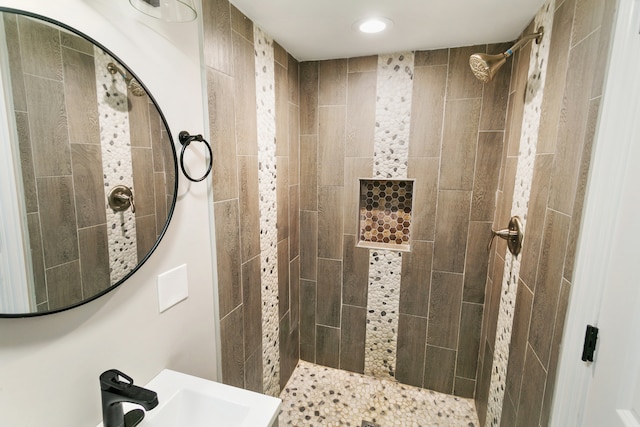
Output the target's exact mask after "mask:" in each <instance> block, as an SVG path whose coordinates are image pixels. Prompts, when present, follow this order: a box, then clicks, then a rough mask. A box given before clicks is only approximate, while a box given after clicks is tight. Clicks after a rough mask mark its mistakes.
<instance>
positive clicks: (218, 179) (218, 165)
mask: <svg viewBox="0 0 640 427" xmlns="http://www.w3.org/2000/svg"><path fill="white" fill-rule="evenodd" d="M207 94H208V104H209V135H210V137H211V141H210V142H211V149H212V151H213V167H212V170H211V174H212V177H211V182H212V185H213V198H214V200H215V201H216V202H219V201H221V200H228V199H234V198H237V197H238V164H237V160H236V129H235V122H234V109H235V92H234V84H233V78H231V77H229V76H227V75H225V74H223V73H220V72H218V71H214V70H212V69H210V68H208V69H207Z"/></svg>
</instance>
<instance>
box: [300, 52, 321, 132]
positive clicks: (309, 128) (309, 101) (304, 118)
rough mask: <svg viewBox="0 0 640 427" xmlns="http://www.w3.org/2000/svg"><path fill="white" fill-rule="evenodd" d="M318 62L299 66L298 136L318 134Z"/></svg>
mask: <svg viewBox="0 0 640 427" xmlns="http://www.w3.org/2000/svg"><path fill="white" fill-rule="evenodd" d="M318 67H319V65H318V62H315V61H310V62H303V63H302V64H300V100H301V103H300V134H301V135H316V134H317V133H318Z"/></svg>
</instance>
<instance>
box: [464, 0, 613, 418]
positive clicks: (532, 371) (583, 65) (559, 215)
mask: <svg viewBox="0 0 640 427" xmlns="http://www.w3.org/2000/svg"><path fill="white" fill-rule="evenodd" d="M555 6H556V10H555V14H554V22H553V29H552V33H551V45H550V54H549V62H548V68H547V73H548V75H547V78H546V86H545V88H544V98H543V104H542V120H541V123H540V133H539V137H538V146H537V154H536V160H535V165H534V175H533V186H532V189H531V197H530V200H529V210H528V214H527V230H526V233H527V235H526V239H525V242H524V246H523V249H522V255H521V256H522V263H521V268H520V277H519V285H518V286H519V287H518V294H517V298H516V307H515V317H514V323H513V334H512V340H511V344H510V349H509V363H508V370H507V379H506V394H505V399H504V403H503V407H502V421H501V425H502V426H505V427H506V426H508V427H511V426H546V425H548V423H549V415H550V412H551V403H552V400H553V392H554V386H555V381H556V372H557V365H558V357H559V349H560V344H561V340H562V334H563V326H564V321H565V317H566V312H567V305H568V302H569V293H570V289H571V286H572V276H573V262H574V256H575V248H576V242H577V237H578V233H579V230H580V221H581V215H582V208H583V202H584V195H585V187H586V182H587V176H588V171H589V162H590V159H591V148H592V143H593V137H594V132H595V127H596V123H597V119H598V111H599V106H600V102H601V96H602V87H603V80H604V70H605V64H606V61H605V58H607V57H608V50H609V42H610V37H611V31H612V25H613V16H614V12H615V6H616V2H615V1H605V0H599V1H594V2H581V1H579V0H564V1H558V2H556V5H555ZM528 58H529V52H528V50H523V51H522V52H520V53H519V54H518V55H517V58H516V61H515V64H516V65H515V69H516V70H517V71H515V72H514V73H513V75H514V77H513V80H512V81H511V90H510V97H509V115H508V120H509V122H510V126H509V127H508V132H509V137H508V150H506V151H507V153H506V154H507V155H506V157H504V158H503V160H502V170H503V173H502V178H501V181H500V189H499V192H498V214H497V215H496V222H495V224H494V226H496V227H498V226H504V224H506V223H507V221H508V216H509V211H510V209H511V203H512V200H513V177H514V176H515V165H516V161H517V155H518V146H519V143H520V141H519V138H520V127H521V125H522V111H523V95H524V90H525V88H526V76H527V68H528ZM495 248H496V249H495V251H493V252H492V262H491V266H490V271H489V276H488V280H487V290H486V293H487V297H486V298H487V300H488V304H487V310H486V315H485V322H484V324H483V328H482V329H483V332H482V341H481V347H480V350H481V351H480V354H479V366H480V372H481V373H480V377H479V383H478V390H477V392H476V404H477V409H478V414H479V416H480V422H481V424H483V425H484V424H485V421H486V420H485V417H486V407H487V398H488V390H489V381H490V377H491V363H492V359H493V353H494V350H495V349H494V348H493V345H494V341H495V334H496V331H495V329H496V320H497V311H498V304H499V300H500V297H499V293H500V286H501V283H502V273H503V270H504V256H505V245H504V244H503V243H502V242H499V244H498V245H496V247H495Z"/></svg>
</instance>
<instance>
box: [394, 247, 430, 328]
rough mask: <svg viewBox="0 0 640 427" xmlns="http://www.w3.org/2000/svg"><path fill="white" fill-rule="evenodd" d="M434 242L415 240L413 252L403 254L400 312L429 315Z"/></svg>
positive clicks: (422, 315)
mask: <svg viewBox="0 0 640 427" xmlns="http://www.w3.org/2000/svg"><path fill="white" fill-rule="evenodd" d="M432 259H433V242H424V241H420V240H417V241H413V242H412V243H411V252H409V253H404V254H402V273H401V275H400V313H401V314H411V315H414V316H421V317H425V318H426V317H427V314H428V308H429V290H430V289H431V264H432Z"/></svg>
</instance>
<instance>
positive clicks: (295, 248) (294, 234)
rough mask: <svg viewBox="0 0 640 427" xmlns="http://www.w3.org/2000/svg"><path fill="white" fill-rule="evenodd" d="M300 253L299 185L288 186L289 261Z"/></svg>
mask: <svg viewBox="0 0 640 427" xmlns="http://www.w3.org/2000/svg"><path fill="white" fill-rule="evenodd" d="M299 255H300V186H299V185H291V186H289V261H292V260H293V259H294V258H296V257H297V256H299Z"/></svg>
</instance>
